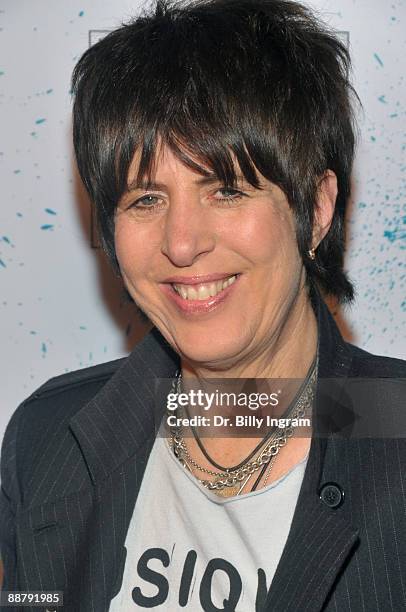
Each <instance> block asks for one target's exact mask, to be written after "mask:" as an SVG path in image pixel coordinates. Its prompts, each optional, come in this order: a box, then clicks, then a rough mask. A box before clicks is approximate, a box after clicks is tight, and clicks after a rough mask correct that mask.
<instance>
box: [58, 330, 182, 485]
mask: <svg viewBox="0 0 406 612" xmlns="http://www.w3.org/2000/svg"><path fill="white" fill-rule="evenodd" d="M178 367H179V358H178V356H177V355H176V353H174V351H173V350H172V349H171V348H170V347H169V345H168V344H167V343H166V342H165V340H164V339H163V338H162V336H161V335H160V334H159V333H158V332H157V330H155V329H154V330H152V331H151V332H150V333H149V334H147V335H146V336H145V338H144V339H143V340H142V341H141V342H140V343H139V344H138V345H137V346H136V347H135V349H134V350H133V351H132V353H131V354H130V355H129V357H128V358H127V359H126V360H125V361H124V362H123V364H122V365H121V367H120V368H119V369H118V370H117V371H116V372H115V373H114V374H113V376H112V377H111V378H110V380H109V381H108V382H107V383H106V384H105V385H104V387H103V388H102V389H101V390H100V391H99V392H98V393H97V394H96V395H95V397H94V398H93V399H92V400H91V401H90V402H89V403H88V404H86V405H85V406H84V407H83V408H82V409H81V410H79V411H78V412H77V413H76V415H75V416H74V417H73V418H72V419H71V421H70V427H71V430H72V431H73V433H74V435H75V437H76V439H77V441H78V443H79V445H80V447H81V449H82V453H83V456H84V458H85V461H86V463H87V466H88V469H89V472H90V476H91V478H92V481H93V483H94V484H95V483H97V482H99V481H101V480H104V479H105V478H107V477H108V476H109V475H110V474H111V472H113V471H114V470H115V469H116V468H118V467H119V466H120V465H121V464H122V463H124V462H125V461H126V460H127V459H129V458H130V457H132V456H134V455H135V454H136V453H137V452H138V451H140V450H141V449H142V448H143V447H144V446H145V444H146V443H148V441H151V439H153V437H154V436H155V434H156V431H157V429H158V427H159V424H160V421H161V417H162V414H163V410H164V399H165V395H166V392H167V391H168V388H169V384H170V380H172V379H173V377H174V376H175V373H176V370H177V368H178Z"/></svg>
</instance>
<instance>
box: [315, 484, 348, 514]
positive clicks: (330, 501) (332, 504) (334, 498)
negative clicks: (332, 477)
mask: <svg viewBox="0 0 406 612" xmlns="http://www.w3.org/2000/svg"><path fill="white" fill-rule="evenodd" d="M319 496H320V499H321V501H322V502H324V503H325V504H326V506H328V507H329V508H338V507H339V506H341V504H342V503H343V501H344V491H343V490H342V488H341V487H340V486H338V484H336V483H335V482H328V483H327V484H325V485H323V486H322V487H321V489H320V493H319Z"/></svg>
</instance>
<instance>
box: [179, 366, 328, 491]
mask: <svg viewBox="0 0 406 612" xmlns="http://www.w3.org/2000/svg"><path fill="white" fill-rule="evenodd" d="M316 382H317V358H316V359H315V360H314V362H313V364H312V366H311V368H310V370H309V373H308V375H307V378H306V380H305V381H304V382H303V384H302V386H301V388H300V389H299V391H298V393H297V394H296V397H295V399H294V400H293V402H292V403H291V405H290V406H289V408H288V409H287V411H286V412H285V414H284V415H283V416H282V417H281V419H282V418H283V419H285V420H287V419H289V421H288V423H289V424H288V425H287V426H286V427H276V428H274V429H271V430H270V431H269V432H267V434H266V435H265V437H264V438H263V439H262V440H261V441H260V443H259V444H258V445H257V446H256V447H255V448H254V450H253V451H251V452H250V453H249V455H248V457H246V458H245V459H244V460H243V461H241V462H240V463H239V464H238V465H236V466H232V467H228V468H226V467H223V466H220V465H219V464H218V463H216V462H215V461H214V460H213V459H211V457H210V456H209V455H208V453H207V451H206V449H205V448H204V446H203V444H202V442H201V440H200V438H199V437H198V435H197V432H196V430H195V428H194V427H192V428H191V429H192V432H193V435H194V437H195V440H196V442H197V444H198V446H199V448H200V450H201V451H202V453H203V455H204V456H205V457H206V459H207V460H208V461H209V462H210V463H211V464H212V465H213V466H214V467H217V468H218V469H219V471H214V470H210V469H208V468H205V467H203V466H201V465H200V464H199V463H198V462H197V461H195V459H193V457H192V456H191V455H190V453H189V450H188V448H187V446H186V441H185V439H184V437H183V427H182V425H180V426H174V427H171V428H170V432H171V437H170V446H171V448H172V450H173V452H174V454H175V456H176V457H177V459H178V460H179V462H180V463H181V464H182V465H183V466H184V467H185V468H186V469H187V470H189V471H190V472H191V473H192V474H193V471H194V470H197V471H199V472H202V473H204V474H207V476H212V477H213V479H212V480H209V479H207V478H198V480H199V482H200V484H201V485H203V486H204V487H205V488H206V489H209V490H210V491H213V492H214V493H216V494H217V495H220V496H222V497H231V496H235V495H239V494H241V492H242V491H243V489H244V487H245V486H246V484H247V483H248V481H249V480H250V478H251V477H252V475H253V474H254V473H255V472H259V475H258V478H257V479H256V481H255V482H254V484H253V486H252V487H251V489H250V491H254V490H255V489H256V487H257V486H258V484H259V482H260V480H261V479H262V477H263V476H264V475H265V478H264V482H263V484H264V485H265V484H266V483H267V481H268V479H269V474H270V472H271V469H272V466H273V464H274V461H275V459H276V456H277V455H278V453H279V451H280V449H281V448H283V447H284V446H285V445H286V443H287V442H288V440H289V438H291V437H292V436H293V433H294V425H293V424H292V421H295V420H297V419H300V418H302V417H304V416H305V415H309V414H310V413H311V408H312V405H313V400H314V394H315V388H316ZM181 386H182V375H181V373H180V372H178V373H177V375H176V377H175V378H174V380H173V382H172V389H173V392H174V393H176V394H179V393H180V392H181ZM176 416H177V417H181V416H182V415H181V410H180V408H177V409H176ZM177 422H179V421H177Z"/></svg>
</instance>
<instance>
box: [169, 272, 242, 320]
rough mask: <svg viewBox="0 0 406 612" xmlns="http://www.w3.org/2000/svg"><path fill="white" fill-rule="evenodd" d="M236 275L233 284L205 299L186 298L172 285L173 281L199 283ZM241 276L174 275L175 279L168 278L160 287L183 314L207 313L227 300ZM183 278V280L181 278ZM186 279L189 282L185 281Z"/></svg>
mask: <svg viewBox="0 0 406 612" xmlns="http://www.w3.org/2000/svg"><path fill="white" fill-rule="evenodd" d="M234 275H235V276H236V279H235V281H234V282H233V284H232V285H229V286H228V287H226V288H225V289H222V290H221V291H220V293H218V294H217V295H215V296H210V297H208V298H207V299H205V300H184V299H183V298H182V297H181V296H180V295H179V294H178V293H176V291H175V289H174V288H173V287H172V283H174V284H177V283H179V284H184V285H198V284H200V283H204V282H210V281H211V282H214V281H215V280H220V279H223V278H229V277H230V276H234ZM240 276H241V274H229V275H224V274H210V275H208V276H193V277H190V276H189V277H180V276H177V277H175V276H174V277H172V278H173V279H175V280H168V281H165V282H164V283H160V287H161V290H162V291H163V293H164V294H165V295H166V296H167V297H168V298H169V299H170V300H171V302H172V303H173V304H174V305H175V306H176V308H177V309H178V311H180V312H181V313H182V314H183V315H199V314H207V313H210V312H213V311H214V310H216V309H217V308H218V307H220V306H221V305H222V304H223V303H224V302H225V300H227V298H228V297H229V296H230V294H231V293H232V292H233V290H234V287H235V285H237V284H238V282H239V279H240ZM181 278H182V280H180V279H181ZM196 279H198V280H196ZM203 279H204V280H203ZM185 280H186V281H188V282H185ZM191 281H193V282H191Z"/></svg>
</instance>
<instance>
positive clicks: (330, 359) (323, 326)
mask: <svg viewBox="0 0 406 612" xmlns="http://www.w3.org/2000/svg"><path fill="white" fill-rule="evenodd" d="M317 318H318V329H319V383H318V389H317V393H316V407H315V413H314V415H313V427H314V433H313V439H312V443H311V448H310V453H309V459H308V464H307V467H306V471H305V475H304V479H303V484H302V488H301V491H300V494H299V498H298V501H297V505H296V509H295V513H294V517H293V520H292V525H291V529H290V532H289V536H288V539H287V542H286V545H285V548H284V551H283V554H282V556H281V559H280V562H279V565H278V567H277V571H276V573H275V576H274V579H273V581H272V584H271V587H270V589H269V592H268V597H267V600H266V604H265V610H267V611H269V612H271V611H272V612H297V610H300V611H301V612H304V611H307V612H319V611H320V610H322V609H323V606H324V605H325V604H326V601H327V599H328V594H329V592H330V590H331V587H332V585H333V583H334V580H335V579H336V578H337V576H338V573H339V571H340V569H341V568H342V567H343V565H344V563H345V561H346V560H347V559H348V556H349V555H350V554H351V551H352V550H353V548H354V547H355V546H356V544H357V542H358V530H357V528H356V527H355V526H353V525H351V522H350V518H349V517H350V514H349V507H348V504H346V498H345V491H346V490H348V489H349V484H347V471H346V470H345V469H344V468H345V464H344V462H340V460H337V448H339V445H338V446H337V445H336V444H335V439H336V437H337V434H338V437H339V432H337V431H334V428H335V429H337V427H336V425H337V423H338V424H340V423H341V425H342V427H343V429H345V427H346V426H348V425H350V424H351V419H352V415H351V414H346V416H345V417H344V422H343V417H342V410H341V407H340V393H341V390H342V388H343V386H344V382H345V380H346V376H347V375H348V372H349V368H350V365H351V359H350V354H349V350H348V348H347V346H346V345H345V343H344V342H343V340H342V338H341V336H340V334H339V332H338V330H337V328H336V326H335V323H334V321H333V319H332V317H331V315H330V313H329V312H328V309H327V307H326V306H325V305H324V303H323V302H322V301H321V300H320V299H319V300H317ZM331 492H333V494H335V495H336V496H337V497H336V499H334V496H333V498H329V496H328V493H331ZM323 499H324V501H323Z"/></svg>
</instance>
